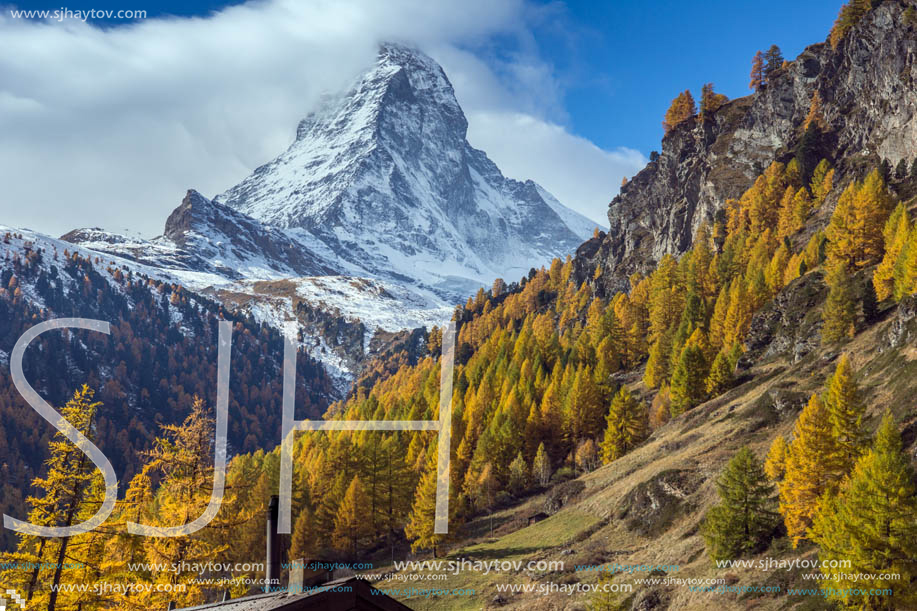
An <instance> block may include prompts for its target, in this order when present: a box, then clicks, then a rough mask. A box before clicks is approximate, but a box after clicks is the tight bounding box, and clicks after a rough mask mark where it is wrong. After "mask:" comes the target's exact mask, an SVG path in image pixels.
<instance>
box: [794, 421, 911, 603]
mask: <svg viewBox="0 0 917 611" xmlns="http://www.w3.org/2000/svg"><path fill="white" fill-rule="evenodd" d="M914 482H915V473H914V469H913V467H912V466H911V461H910V459H909V458H908V456H907V454H906V453H905V452H904V449H903V446H902V442H901V436H900V434H899V433H898V429H897V427H896V426H895V422H894V419H893V418H892V416H891V414H890V413H888V412H886V413H885V416H884V417H883V419H882V423H881V425H880V426H879V430H878V432H877V433H876V439H875V442H874V443H873V447H872V449H871V450H870V451H869V452H867V453H866V454H865V455H864V456H862V457H861V458H860V459H859V460H858V461H857V463H856V467H855V469H854V471H853V473H852V474H851V476H850V480H849V481H848V482H847V484H846V485H845V486H844V488H843V489H842V490H841V492H840V494H839V496H838V497H837V498H836V499H833V498H831V497H826V498H823V499H822V501H821V503H820V506H819V512H818V516H817V517H816V518H815V522H814V524H813V527H812V539H813V540H814V541H815V542H816V543H818V545H819V547H820V548H821V549H820V554H819V557H820V559H821V560H823V561H833V560H847V561H850V562H851V566H850V567H849V568H845V569H844V570H843V571H836V572H833V573H829V574H828V580H826V581H824V582H822V586H823V587H825V588H828V589H829V591H830V592H833V594H830V597H831V598H834V599H835V600H837V601H838V602H841V603H843V604H844V605H845V606H850V607H856V608H860V609H889V610H891V609H910V608H914V607H915V606H917V591H915V590H914V589H913V588H910V587H907V586H904V587H902V585H903V584H908V583H913V580H914V579H915V578H917V565H915V562H914V559H915V558H917V521H915V519H914V516H915V515H917V489H915V484H914ZM894 574H897V576H898V578H897V579H894V580H892V579H890V578H889V576H890V575H894ZM854 575H856V576H857V577H856V578H855V579H856V581H855V582H854V581H853V580H851V579H850V577H851V576H854ZM864 575H871V576H872V578H868V577H867V578H866V579H865V580H864V579H862V577H863V576H864ZM885 589H888V590H890V591H891V592H892V594H891V595H878V594H872V592H873V591H874V590H885Z"/></svg>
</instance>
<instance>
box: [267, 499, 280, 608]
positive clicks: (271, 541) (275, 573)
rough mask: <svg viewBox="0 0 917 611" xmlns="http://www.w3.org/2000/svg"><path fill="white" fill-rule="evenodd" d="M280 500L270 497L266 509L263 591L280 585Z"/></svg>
mask: <svg viewBox="0 0 917 611" xmlns="http://www.w3.org/2000/svg"><path fill="white" fill-rule="evenodd" d="M279 508H280V499H279V498H278V497H277V495H274V496H272V497H271V503H270V505H268V508H267V550H266V552H267V558H266V564H265V568H266V571H265V583H264V586H265V591H268V592H269V591H270V588H276V587H277V586H279V585H280V535H279V534H277V522H278V512H279Z"/></svg>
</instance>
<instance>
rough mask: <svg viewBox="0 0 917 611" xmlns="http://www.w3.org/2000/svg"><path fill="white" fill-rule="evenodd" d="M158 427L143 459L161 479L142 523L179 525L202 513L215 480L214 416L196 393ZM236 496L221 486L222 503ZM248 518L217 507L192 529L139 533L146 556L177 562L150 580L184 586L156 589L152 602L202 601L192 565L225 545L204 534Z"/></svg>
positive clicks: (229, 504)
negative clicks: (177, 415) (176, 533)
mask: <svg viewBox="0 0 917 611" xmlns="http://www.w3.org/2000/svg"><path fill="white" fill-rule="evenodd" d="M162 432H163V435H162V437H159V438H157V439H156V440H155V442H154V447H153V449H152V450H151V451H150V452H148V453H147V454H146V456H147V459H148V462H147V464H146V466H145V469H146V470H147V472H148V473H150V474H154V475H155V477H156V478H158V479H159V482H160V483H159V488H158V491H157V493H156V504H155V507H154V509H153V510H152V511H151V512H150V515H149V518H148V521H145V522H144V524H149V525H150V526H154V527H169V526H182V525H185V524H189V523H190V522H191V521H193V520H195V519H197V517H198V516H200V515H201V514H203V513H204V510H205V509H206V507H207V505H208V504H209V502H210V493H211V488H212V486H213V481H214V474H213V471H214V468H213V463H212V461H213V456H212V443H213V438H214V419H213V417H212V416H211V415H210V413H209V411H208V409H207V407H206V405H205V404H204V401H203V400H202V399H200V398H198V397H195V398H194V399H193V401H192V406H191V413H190V414H189V415H188V416H187V417H186V418H185V420H184V421H183V422H182V424H180V425H165V426H163V427H162ZM235 496H236V493H235V492H234V491H233V490H229V489H227V490H225V492H224V495H223V505H225V506H226V507H227V508H228V507H233V506H236V500H235ZM262 502H263V500H262ZM250 518H251V515H249V514H247V513H246V512H236V513H233V512H230V511H221V512H220V513H219V514H218V515H217V517H216V518H214V519H213V520H212V521H211V522H210V524H209V525H208V526H207V528H206V529H204V530H203V531H200V532H199V533H195V534H194V535H188V536H183V537H144V538H143V553H144V555H145V556H146V558H147V561H148V562H151V563H166V564H168V565H171V566H178V567H182V568H180V569H179V570H178V571H174V572H168V571H163V572H160V573H155V574H154V575H153V582H154V583H157V584H162V585H165V584H168V585H169V586H171V587H172V588H175V587H176V586H179V585H180V586H183V587H184V588H185V590H184V592H183V593H182V594H181V595H176V594H174V593H172V594H169V595H166V594H156V595H154V598H153V599H152V601H151V602H155V603H156V604H157V605H158V604H163V605H164V604H166V603H167V602H168V600H166V599H167V598H169V597H171V599H173V600H175V602H176V603H180V604H184V605H186V606H187V605H194V604H200V603H202V602H205V601H204V595H205V593H204V587H205V586H203V585H201V584H200V583H198V577H199V576H200V575H199V572H198V571H194V570H192V566H193V565H194V564H195V563H205V562H207V561H212V560H213V558H215V557H218V556H219V555H220V554H222V553H224V552H225V551H226V550H227V549H228V547H229V545H228V544H226V543H221V542H220V541H218V540H217V539H216V538H215V537H212V536H208V534H209V533H215V532H218V531H221V530H226V529H229V528H232V527H237V526H238V525H239V524H241V523H244V522H246V521H248V520H249V519H250ZM160 591H161V592H165V591H166V590H160Z"/></svg>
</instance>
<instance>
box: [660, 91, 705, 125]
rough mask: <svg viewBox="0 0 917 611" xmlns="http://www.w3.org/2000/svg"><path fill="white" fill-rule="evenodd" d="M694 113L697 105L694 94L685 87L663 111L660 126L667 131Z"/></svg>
mask: <svg viewBox="0 0 917 611" xmlns="http://www.w3.org/2000/svg"><path fill="white" fill-rule="evenodd" d="M696 114H697V105H696V104H695V102H694V96H692V95H691V91H689V90H688V89H685V90H684V91H683V92H681V93H679V94H678V95H677V96H675V99H674V100H672V104H671V105H670V106H669V109H668V110H667V111H666V113H665V121H663V122H662V127H663V128H664V129H665V131H666V133H668V132H669V131H670V130H671V129H672V128H674V127H675V126H676V125H678V124H679V123H681V122H682V121H686V120H688V119H690V118H691V117H693V116H694V115H696Z"/></svg>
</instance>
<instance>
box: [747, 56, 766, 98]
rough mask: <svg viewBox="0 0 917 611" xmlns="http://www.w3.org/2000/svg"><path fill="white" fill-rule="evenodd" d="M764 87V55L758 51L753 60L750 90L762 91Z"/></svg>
mask: <svg viewBox="0 0 917 611" xmlns="http://www.w3.org/2000/svg"><path fill="white" fill-rule="evenodd" d="M763 86H764V53H762V52H761V51H758V52H757V53H755V56H754V57H753V58H752V60H751V82H750V83H749V84H748V88H749V89H752V90H754V91H761V87H763Z"/></svg>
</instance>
